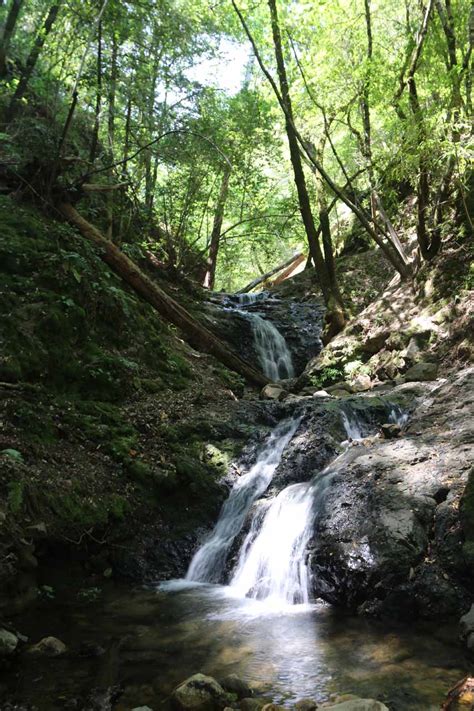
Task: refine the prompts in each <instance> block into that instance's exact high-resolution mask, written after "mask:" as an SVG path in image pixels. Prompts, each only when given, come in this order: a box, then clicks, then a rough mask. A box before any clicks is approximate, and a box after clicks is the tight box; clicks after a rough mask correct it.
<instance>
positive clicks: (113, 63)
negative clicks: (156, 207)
mask: <svg viewBox="0 0 474 711" xmlns="http://www.w3.org/2000/svg"><path fill="white" fill-rule="evenodd" d="M117 54H118V47H117V37H116V35H115V32H114V33H113V35H112V54H111V58H110V81H109V91H108V100H109V106H108V120H107V129H108V142H109V151H110V155H111V156H112V163H113V162H114V160H115V158H114V151H115V98H116V91H117V74H118V66H117ZM111 177H112V175H111ZM107 220H108V225H107V239H113V237H114V195H113V193H110V195H109V196H108V199H107Z"/></svg>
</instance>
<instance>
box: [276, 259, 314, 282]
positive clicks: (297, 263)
mask: <svg viewBox="0 0 474 711" xmlns="http://www.w3.org/2000/svg"><path fill="white" fill-rule="evenodd" d="M306 259H307V257H306V255H304V254H300V256H299V257H297V258H296V259H295V261H294V262H292V263H291V264H290V266H289V267H287V268H286V269H285V271H284V272H282V273H281V274H279V275H278V276H277V277H276V279H273V280H272V286H277V285H278V284H281V283H282V281H285V279H287V278H288V277H289V276H290V274H292V273H293V271H294V270H295V269H296V268H297V267H299V266H300V264H302V263H303V262H304V261H306Z"/></svg>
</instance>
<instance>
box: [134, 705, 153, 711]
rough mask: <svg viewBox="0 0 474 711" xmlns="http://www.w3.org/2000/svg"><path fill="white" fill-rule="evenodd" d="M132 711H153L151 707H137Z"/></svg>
mask: <svg viewBox="0 0 474 711" xmlns="http://www.w3.org/2000/svg"><path fill="white" fill-rule="evenodd" d="M132 711H153V709H152V708H150V707H149V706H135V708H133V709H132Z"/></svg>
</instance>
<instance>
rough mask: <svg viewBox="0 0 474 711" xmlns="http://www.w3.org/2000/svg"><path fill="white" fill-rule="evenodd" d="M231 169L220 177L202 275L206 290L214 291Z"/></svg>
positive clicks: (225, 169) (227, 167) (227, 166)
mask: <svg viewBox="0 0 474 711" xmlns="http://www.w3.org/2000/svg"><path fill="white" fill-rule="evenodd" d="M231 172H232V168H231V166H230V165H227V164H226V165H225V167H224V174H223V176H222V182H221V188H220V190H219V197H218V198H217V205H216V211H215V213H214V222H213V225H212V232H211V244H210V245H209V256H208V258H207V265H206V274H205V275H204V281H203V286H204V288H206V289H211V291H212V289H214V282H215V277H216V266H217V255H218V253H219V246H220V241H221V232H222V222H223V221H224V210H225V204H226V202H227V195H228V194H229V180H230V174H231Z"/></svg>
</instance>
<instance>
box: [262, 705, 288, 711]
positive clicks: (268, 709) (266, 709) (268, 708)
mask: <svg viewBox="0 0 474 711" xmlns="http://www.w3.org/2000/svg"><path fill="white" fill-rule="evenodd" d="M284 709H285V707H284V706H278V704H265V706H262V711H284Z"/></svg>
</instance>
